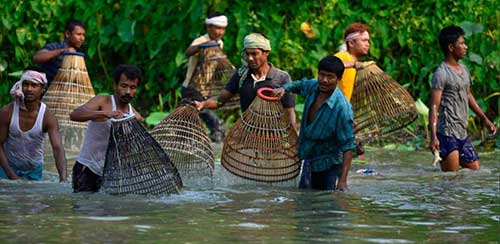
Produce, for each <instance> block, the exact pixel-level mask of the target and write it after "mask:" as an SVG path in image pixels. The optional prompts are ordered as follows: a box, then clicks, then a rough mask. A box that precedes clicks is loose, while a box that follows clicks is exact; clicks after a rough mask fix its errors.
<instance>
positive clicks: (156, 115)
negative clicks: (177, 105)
mask: <svg viewBox="0 0 500 244" xmlns="http://www.w3.org/2000/svg"><path fill="white" fill-rule="evenodd" d="M167 115H168V113H166V112H153V113H150V114H149V116H148V117H146V124H147V125H149V126H155V125H157V124H158V123H160V122H161V121H162V120H163V119H164V118H165V117H166V116H167Z"/></svg>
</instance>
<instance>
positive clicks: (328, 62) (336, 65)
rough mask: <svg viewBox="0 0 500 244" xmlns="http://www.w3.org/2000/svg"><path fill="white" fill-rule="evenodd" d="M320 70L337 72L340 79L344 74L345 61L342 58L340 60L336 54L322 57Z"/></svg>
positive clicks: (319, 65)
mask: <svg viewBox="0 0 500 244" xmlns="http://www.w3.org/2000/svg"><path fill="white" fill-rule="evenodd" d="M318 70H319V71H321V70H324V71H328V72H332V73H335V75H337V78H339V79H340V78H342V75H343V74H344V63H343V62H342V60H340V58H337V57H335V56H326V57H324V58H323V59H321V61H319V64H318Z"/></svg>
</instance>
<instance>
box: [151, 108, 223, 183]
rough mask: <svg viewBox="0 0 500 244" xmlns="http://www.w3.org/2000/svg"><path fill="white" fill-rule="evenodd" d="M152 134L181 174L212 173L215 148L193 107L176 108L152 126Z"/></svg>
mask: <svg viewBox="0 0 500 244" xmlns="http://www.w3.org/2000/svg"><path fill="white" fill-rule="evenodd" d="M151 135H152V136H153V137H154V138H155V139H156V141H158V143H159V144H160V145H161V147H162V148H163V149H164V150H165V151H166V152H167V154H168V155H169V156H170V159H171V160H172V162H173V163H174V165H175V166H176V167H177V169H178V170H179V171H181V172H182V173H188V174H201V175H202V174H209V175H210V176H211V175H212V173H213V170H214V161H215V155H214V151H213V149H212V146H211V143H210V139H209V138H208V136H207V133H206V131H205V128H204V127H203V124H202V122H201V119H200V116H199V112H198V110H197V109H196V108H195V107H194V106H192V105H189V104H182V105H180V106H179V107H177V108H176V109H175V110H174V111H173V112H172V113H171V114H169V115H168V116H167V117H166V118H165V119H163V120H162V121H161V122H160V123H159V124H158V125H156V126H155V127H154V128H153V130H152V131H151Z"/></svg>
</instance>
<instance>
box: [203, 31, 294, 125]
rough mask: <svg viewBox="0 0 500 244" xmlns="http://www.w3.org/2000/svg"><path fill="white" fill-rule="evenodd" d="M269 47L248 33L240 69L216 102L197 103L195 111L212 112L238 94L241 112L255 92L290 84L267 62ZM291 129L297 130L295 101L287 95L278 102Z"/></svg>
mask: <svg viewBox="0 0 500 244" xmlns="http://www.w3.org/2000/svg"><path fill="white" fill-rule="evenodd" d="M270 51H271V43H270V41H269V40H268V39H267V38H266V36H264V35H263V34H262V33H251V34H249V35H247V36H246V37H245V38H244V40H243V51H242V63H243V66H242V67H241V68H240V69H239V70H238V72H236V73H235V74H234V75H233V77H231V79H230V80H229V82H228V83H227V84H226V87H225V88H224V90H222V92H221V94H220V95H219V96H218V97H217V101H216V100H212V99H209V100H206V101H203V102H199V103H197V108H198V109H199V110H202V109H204V108H210V109H215V108H217V107H219V106H221V105H222V104H224V103H225V102H227V101H229V100H230V99H231V98H232V97H233V96H234V95H235V94H237V93H239V94H240V105H241V111H242V112H244V111H245V110H246V109H247V108H248V107H249V106H250V104H251V103H252V101H253V100H254V99H255V97H256V96H257V90H258V89H260V88H262V87H269V88H279V87H281V86H282V85H283V84H285V83H289V82H291V78H290V75H289V74H288V73H287V72H285V71H283V70H280V69H278V68H276V67H274V66H273V65H272V64H271V63H269V62H268V56H269V53H270ZM281 103H282V104H283V107H284V108H285V111H286V112H287V114H288V116H289V117H290V121H292V125H293V127H294V128H295V129H296V130H297V124H296V122H295V121H296V115H295V98H294V96H293V95H292V94H291V93H287V94H285V95H284V96H283V97H282V98H281Z"/></svg>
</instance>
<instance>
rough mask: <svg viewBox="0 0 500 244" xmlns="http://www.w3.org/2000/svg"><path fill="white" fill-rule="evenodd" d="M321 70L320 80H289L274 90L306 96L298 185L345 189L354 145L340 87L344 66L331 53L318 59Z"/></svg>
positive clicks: (279, 93) (348, 108) (349, 114)
mask: <svg viewBox="0 0 500 244" xmlns="http://www.w3.org/2000/svg"><path fill="white" fill-rule="evenodd" d="M318 70H319V71H318V79H311V80H306V79H303V80H300V81H296V82H293V83H286V84H284V85H283V87H282V88H277V89H274V90H273V93H274V94H275V95H277V96H282V95H283V94H285V92H292V93H296V94H300V95H301V96H303V97H304V98H305V104H304V114H303V116H302V122H301V125H300V134H299V142H298V153H299V157H300V159H302V160H304V165H303V169H302V175H301V180H300V184H299V187H300V188H307V189H317V190H334V189H337V190H341V191H343V190H346V189H347V174H348V172H349V168H350V167H351V161H352V149H353V147H354V136H353V135H354V133H353V130H354V126H353V112H352V108H351V105H350V104H349V102H348V101H347V99H346V98H345V96H344V94H343V93H342V91H341V90H340V89H337V83H338V82H339V81H340V79H341V78H342V74H343V72H344V65H343V63H342V61H341V60H340V59H339V58H337V57H334V56H328V57H325V58H323V59H322V60H321V61H320V62H319V65H318ZM337 181H338V183H337Z"/></svg>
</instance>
